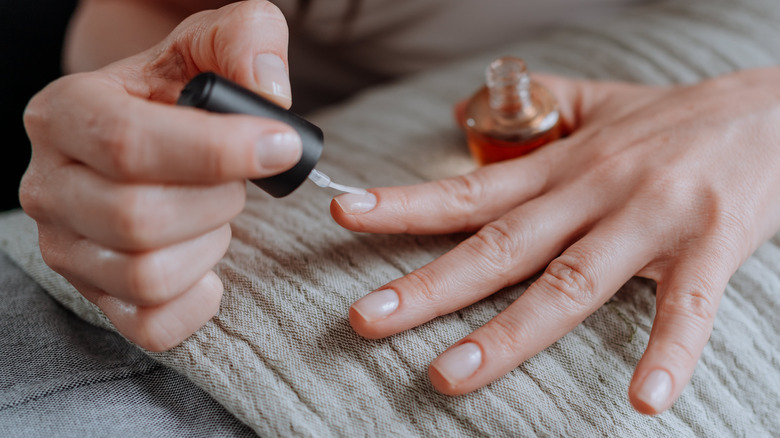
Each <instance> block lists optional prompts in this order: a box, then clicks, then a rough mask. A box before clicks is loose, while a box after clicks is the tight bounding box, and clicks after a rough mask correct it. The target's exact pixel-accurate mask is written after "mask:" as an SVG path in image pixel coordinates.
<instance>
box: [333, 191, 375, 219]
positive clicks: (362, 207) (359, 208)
mask: <svg viewBox="0 0 780 438" xmlns="http://www.w3.org/2000/svg"><path fill="white" fill-rule="evenodd" d="M335 199H336V202H337V203H338V204H339V207H341V210H343V211H344V213H349V214H356V213H366V212H369V211H371V210H373V209H374V207H376V196H374V194H373V193H361V194H357V193H345V194H343V195H339V196H336V198H335Z"/></svg>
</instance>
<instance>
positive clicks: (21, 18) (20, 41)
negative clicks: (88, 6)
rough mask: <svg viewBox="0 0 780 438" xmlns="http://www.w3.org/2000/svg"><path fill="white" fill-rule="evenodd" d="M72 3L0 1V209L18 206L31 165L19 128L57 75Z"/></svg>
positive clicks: (24, 136)
mask: <svg viewBox="0 0 780 438" xmlns="http://www.w3.org/2000/svg"><path fill="white" fill-rule="evenodd" d="M75 6H76V0H0V54H2V61H0V65H2V68H0V84H2V92H3V97H2V99H0V103H2V105H3V108H2V112H0V114H2V133H3V138H2V140H0V141H2V143H3V145H4V147H3V150H4V151H5V152H4V158H2V159H0V178H1V180H0V184H2V185H0V210H8V209H12V208H17V207H19V196H18V189H19V180H20V179H21V177H22V174H23V173H24V170H25V169H26V168H27V164H28V162H29V161H30V142H29V140H28V138H27V134H26V133H25V131H24V125H23V124H22V113H23V112H24V107H25V105H27V101H29V100H30V98H31V97H32V96H33V95H34V94H35V93H36V92H37V91H38V90H40V89H41V88H43V87H45V86H46V84H48V83H49V82H51V81H53V80H54V79H56V78H57V77H58V76H60V75H61V74H62V70H61V68H60V54H61V51H62V41H63V37H64V35H65V28H66V26H67V23H68V19H69V17H70V15H71V14H72V13H73V10H74V9H75Z"/></svg>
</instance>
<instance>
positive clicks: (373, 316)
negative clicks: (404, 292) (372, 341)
mask: <svg viewBox="0 0 780 438" xmlns="http://www.w3.org/2000/svg"><path fill="white" fill-rule="evenodd" d="M398 302H399V301H398V294H397V293H396V292H395V291H394V290H392V289H383V290H378V291H375V292H371V293H370V294H368V295H366V296H364V297H363V298H361V299H359V300H357V301H355V303H354V304H352V308H353V309H355V310H356V311H357V312H358V313H359V314H360V316H362V317H363V319H365V320H366V321H368V322H371V321H376V320H379V319H382V318H385V317H386V316H388V315H390V314H391V313H393V312H395V309H397V308H398Z"/></svg>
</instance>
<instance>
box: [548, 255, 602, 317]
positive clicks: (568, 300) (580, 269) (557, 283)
mask: <svg viewBox="0 0 780 438" xmlns="http://www.w3.org/2000/svg"><path fill="white" fill-rule="evenodd" d="M537 283H539V284H540V285H542V286H543V289H544V290H546V291H548V292H549V293H553V294H555V295H556V296H555V297H554V298H556V299H557V301H559V300H560V299H563V300H564V301H565V304H564V305H565V306H567V307H570V308H571V309H573V310H575V311H577V312H578V313H579V312H582V311H585V310H588V309H590V308H591V307H593V305H594V302H595V297H596V281H595V278H594V275H593V274H592V273H591V271H590V270H589V269H588V268H587V267H586V266H585V265H582V264H580V263H577V262H574V261H570V260H567V259H565V258H563V257H559V258H557V259H555V260H553V261H552V262H551V263H550V265H549V266H548V267H547V269H546V270H545V271H544V274H542V276H540V277H539V279H538V280H537Z"/></svg>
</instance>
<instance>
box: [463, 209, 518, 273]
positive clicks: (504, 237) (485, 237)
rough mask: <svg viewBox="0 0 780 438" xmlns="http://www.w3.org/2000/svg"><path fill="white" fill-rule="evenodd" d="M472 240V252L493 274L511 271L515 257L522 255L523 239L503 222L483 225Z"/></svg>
mask: <svg viewBox="0 0 780 438" xmlns="http://www.w3.org/2000/svg"><path fill="white" fill-rule="evenodd" d="M472 239H473V240H471V241H472V242H473V247H474V250H475V251H476V252H478V253H479V256H480V259H481V260H482V261H483V263H485V264H486V265H487V266H488V267H490V269H491V271H492V272H494V273H508V272H509V271H511V270H512V269H513V267H514V265H515V257H517V256H518V255H519V254H522V253H523V242H524V239H523V238H522V236H521V235H520V233H519V232H517V231H516V230H513V229H512V228H511V226H510V225H509V224H508V223H507V222H505V221H498V222H491V223H489V224H487V225H485V226H484V227H482V228H481V229H480V230H479V231H478V232H477V233H476V234H474V236H473V237H472Z"/></svg>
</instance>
